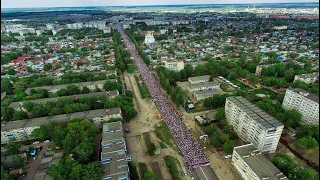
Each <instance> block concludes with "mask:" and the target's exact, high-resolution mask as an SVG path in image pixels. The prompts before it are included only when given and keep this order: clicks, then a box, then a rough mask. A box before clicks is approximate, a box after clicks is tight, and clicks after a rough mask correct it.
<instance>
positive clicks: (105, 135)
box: [101, 121, 129, 179]
mask: <svg viewBox="0 0 320 180" xmlns="http://www.w3.org/2000/svg"><path fill="white" fill-rule="evenodd" d="M101 145H102V152H101V161H102V162H103V163H105V164H104V170H105V173H104V177H110V178H111V179H119V177H128V176H129V167H128V162H127V158H126V144H125V141H124V138H123V130H122V122H120V121H118V122H112V123H105V124H103V129H102V140H101Z"/></svg>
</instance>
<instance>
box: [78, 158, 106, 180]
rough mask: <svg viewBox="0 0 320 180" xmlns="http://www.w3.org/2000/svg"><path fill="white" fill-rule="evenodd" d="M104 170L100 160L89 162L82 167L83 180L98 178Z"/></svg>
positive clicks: (98, 179) (97, 179) (96, 179)
mask: <svg viewBox="0 0 320 180" xmlns="http://www.w3.org/2000/svg"><path fill="white" fill-rule="evenodd" d="M103 173H104V170H103V166H102V164H101V163H100V162H91V163H89V164H87V165H86V167H85V169H84V176H83V180H100V179H102V176H103Z"/></svg>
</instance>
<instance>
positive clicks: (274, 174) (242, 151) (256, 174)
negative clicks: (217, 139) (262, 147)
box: [231, 144, 288, 180]
mask: <svg viewBox="0 0 320 180" xmlns="http://www.w3.org/2000/svg"><path fill="white" fill-rule="evenodd" d="M231 164H232V165H233V167H235V169H236V170H237V171H238V173H239V174H240V175H241V177H242V179H244V180H253V179H255V180H263V179H268V180H288V178H287V177H286V176H285V175H284V174H283V173H282V172H281V171H280V170H279V169H278V168H277V167H276V166H275V165H273V164H272V162H270V161H269V160H268V159H267V158H266V157H265V156H264V155H263V154H262V153H261V152H260V151H259V150H257V149H256V148H255V147H254V146H253V145H252V144H246V145H243V146H238V147H235V148H234V149H233V153H232V159H231Z"/></svg>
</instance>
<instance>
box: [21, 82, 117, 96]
mask: <svg viewBox="0 0 320 180" xmlns="http://www.w3.org/2000/svg"><path fill="white" fill-rule="evenodd" d="M106 81H110V82H117V80H116V79H108V80H101V81H90V82H79V83H72V84H61V85H53V86H40V87H33V88H28V89H26V90H25V93H27V94H30V90H31V89H46V90H48V91H50V90H52V89H63V88H66V87H67V86H69V85H75V86H77V87H83V86H90V85H94V86H95V85H99V84H104V83H105V82H106Z"/></svg>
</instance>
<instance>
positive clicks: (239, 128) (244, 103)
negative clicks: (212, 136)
mask: <svg viewBox="0 0 320 180" xmlns="http://www.w3.org/2000/svg"><path fill="white" fill-rule="evenodd" d="M225 113H226V119H227V122H228V124H229V125H230V126H231V127H232V128H233V129H234V131H235V132H236V133H237V135H238V136H239V137H240V138H241V139H242V140H243V141H245V142H250V143H252V144H253V145H254V146H255V147H256V148H257V149H258V150H259V151H261V152H262V153H264V154H268V153H274V152H275V151H276V149H277V146H278V142H279V139H280V136H281V133H282V130H283V127H284V126H283V124H282V123H280V122H279V121H278V120H276V119H274V118H273V117H271V116H270V115H269V114H267V113H266V112H264V111H263V110H261V109H260V108H258V107H257V106H256V105H254V104H252V103H251V102H249V101H248V100H246V99H245V98H243V97H241V96H233V97H227V99H226V104H225Z"/></svg>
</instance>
